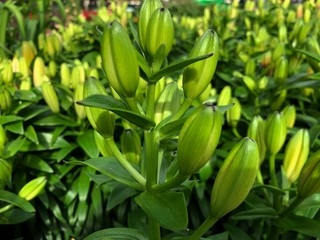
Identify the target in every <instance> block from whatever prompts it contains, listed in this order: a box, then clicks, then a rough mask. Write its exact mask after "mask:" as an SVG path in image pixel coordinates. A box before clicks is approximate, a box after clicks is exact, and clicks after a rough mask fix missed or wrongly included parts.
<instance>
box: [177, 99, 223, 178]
mask: <svg viewBox="0 0 320 240" xmlns="http://www.w3.org/2000/svg"><path fill="white" fill-rule="evenodd" d="M221 129H222V117H221V112H220V111H219V109H218V108H217V107H215V106H213V105H212V104H210V103H205V104H203V105H201V106H200V107H199V108H198V109H197V110H195V112H193V113H192V114H191V115H190V116H189V117H188V118H187V120H186V121H185V123H184V124H183V126H182V129H181V132H180V135H179V140H178V151H177V152H178V159H177V161H178V166H179V171H180V173H182V174H183V175H190V174H192V173H194V172H197V171H198V170H199V169H200V168H202V167H203V166H204V165H205V164H206V163H207V162H208V161H209V160H210V158H211V157H212V155H213V152H214V150H215V149H216V147H217V145H218V143H219V138H220V134H221Z"/></svg>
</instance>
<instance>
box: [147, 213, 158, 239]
mask: <svg viewBox="0 0 320 240" xmlns="http://www.w3.org/2000/svg"><path fill="white" fill-rule="evenodd" d="M148 225H149V239H150V240H161V232H160V224H159V222H158V221H157V220H155V219H154V218H153V217H151V216H148Z"/></svg>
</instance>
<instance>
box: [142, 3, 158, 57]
mask: <svg viewBox="0 0 320 240" xmlns="http://www.w3.org/2000/svg"><path fill="white" fill-rule="evenodd" d="M159 7H163V5H162V3H161V1H160V0H144V1H143V3H142V6H141V9H140V16H139V23H138V24H139V25H138V30H139V40H140V46H141V47H142V49H143V50H144V51H146V49H147V46H146V45H147V44H146V42H147V29H148V23H149V20H150V17H151V15H152V13H153V12H154V11H155V10H156V9H157V8H159Z"/></svg>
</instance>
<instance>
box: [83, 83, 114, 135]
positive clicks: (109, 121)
mask: <svg viewBox="0 0 320 240" xmlns="http://www.w3.org/2000/svg"><path fill="white" fill-rule="evenodd" d="M93 94H104V95H107V91H106V89H105V88H104V87H103V85H102V84H101V82H100V81H99V80H97V79H94V78H92V77H90V78H88V79H87V81H85V83H84V89H83V97H84V98H86V97H88V96H90V95H93ZM85 112H86V115H87V118H88V120H89V122H90V124H91V126H92V127H93V128H94V129H95V130H96V131H97V132H98V133H99V134H100V135H101V136H103V137H104V138H110V137H112V136H113V133H114V128H115V117H114V114H113V113H112V112H110V111H107V110H104V109H100V108H94V107H85Z"/></svg>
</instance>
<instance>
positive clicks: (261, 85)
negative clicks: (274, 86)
mask: <svg viewBox="0 0 320 240" xmlns="http://www.w3.org/2000/svg"><path fill="white" fill-rule="evenodd" d="M268 83H269V79H268V77H267V76H263V77H261V78H260V79H259V81H258V87H259V89H261V90H263V89H265V88H266V87H267V86H268Z"/></svg>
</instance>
